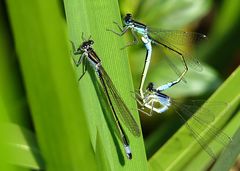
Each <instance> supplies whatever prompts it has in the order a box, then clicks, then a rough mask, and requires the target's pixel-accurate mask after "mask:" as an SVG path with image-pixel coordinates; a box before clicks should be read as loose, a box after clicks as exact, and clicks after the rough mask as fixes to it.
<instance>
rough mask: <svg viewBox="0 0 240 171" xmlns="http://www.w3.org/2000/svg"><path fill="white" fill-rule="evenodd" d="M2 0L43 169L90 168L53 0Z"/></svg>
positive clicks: (82, 118) (84, 130)
mask: <svg viewBox="0 0 240 171" xmlns="http://www.w3.org/2000/svg"><path fill="white" fill-rule="evenodd" d="M6 3H7V7H8V12H9V19H10V22H11V26H12V31H13V35H14V41H15V46H16V51H17V54H18V56H19V61H20V66H21V71H22V74H23V78H24V85H25V89H26V92H27V97H28V102H29V105H30V109H31V115H32V118H33V125H34V127H35V130H36V137H37V141H38V142H39V146H40V149H41V153H42V155H43V159H44V162H45V163H47V165H46V167H47V168H45V169H46V170H54V171H56V170H89V169H90V170H91V169H92V170H94V166H96V164H95V162H94V157H93V151H92V147H91V144H90V138H89V134H88V129H87V124H86V119H85V115H84V113H83V112H82V109H81V108H80V107H79V104H80V103H81V101H80V97H79V93H78V90H77V84H76V81H75V77H74V72H73V71H72V68H71V64H70V59H69V57H70V53H69V49H68V44H67V43H68V39H67V37H66V24H65V21H64V18H63V14H62V13H61V10H62V8H61V6H59V1H57V0H54V1H47V0H36V1H31V0H27V1H25V3H23V2H20V1H14V0H9V1H6ZM89 163H91V165H89Z"/></svg>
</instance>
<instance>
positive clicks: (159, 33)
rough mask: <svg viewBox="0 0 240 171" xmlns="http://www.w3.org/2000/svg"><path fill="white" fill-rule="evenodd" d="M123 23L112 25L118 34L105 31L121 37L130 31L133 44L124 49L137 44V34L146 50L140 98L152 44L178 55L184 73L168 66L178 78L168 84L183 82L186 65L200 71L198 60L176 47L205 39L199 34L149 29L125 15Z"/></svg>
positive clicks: (186, 69) (130, 16) (141, 92)
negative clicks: (116, 28)
mask: <svg viewBox="0 0 240 171" xmlns="http://www.w3.org/2000/svg"><path fill="white" fill-rule="evenodd" d="M123 23H124V27H123V28H122V27H121V26H120V25H119V24H118V23H117V22H114V24H116V25H117V27H118V28H119V30H120V33H118V32H116V31H114V30H110V29H107V31H111V32H113V33H115V34H117V35H118V36H123V35H124V34H125V33H126V32H127V31H128V30H129V29H130V30H131V33H132V35H133V38H134V40H133V42H131V43H129V44H127V45H126V46H125V47H128V46H131V45H135V44H137V43H138V36H137V34H138V35H140V37H141V40H142V42H143V44H144V46H145V48H146V50H147V53H146V58H145V63H144V68H143V72H142V77H141V82H140V86H139V91H140V96H141V98H144V95H143V86H144V82H145V79H146V75H147V72H148V68H149V65H150V60H151V56H152V44H156V45H160V46H162V47H165V48H167V49H169V50H170V51H172V52H174V53H175V54H177V55H179V56H180V57H181V60H182V62H183V64H184V71H183V72H182V73H180V72H179V71H178V69H177V68H176V67H175V66H174V65H172V64H170V66H171V67H172V68H173V70H174V71H175V72H176V74H177V75H178V76H179V77H178V79H176V80H175V81H172V82H171V83H169V84H171V85H175V84H177V83H179V82H180V81H181V80H183V76H184V75H185V74H186V72H187V71H188V65H190V67H191V68H193V69H195V70H197V71H201V70H202V66H201V65H200V62H199V61H198V59H197V58H196V57H194V56H192V54H190V53H187V52H186V50H183V49H182V48H179V47H178V46H177V45H184V44H187V43H193V42H194V41H198V40H201V39H204V38H206V36H205V35H203V34H200V33H195V32H184V31H176V30H164V29H155V28H151V27H148V26H147V25H145V24H142V23H140V22H137V21H135V20H134V19H133V18H132V15H131V14H126V16H125V17H124V20H123ZM136 33H137V34H136ZM125 47H124V48H125ZM168 62H170V60H168ZM187 63H188V65H187Z"/></svg>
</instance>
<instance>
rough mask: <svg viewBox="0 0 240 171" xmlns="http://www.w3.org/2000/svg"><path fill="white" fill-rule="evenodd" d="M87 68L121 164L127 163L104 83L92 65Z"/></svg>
mask: <svg viewBox="0 0 240 171" xmlns="http://www.w3.org/2000/svg"><path fill="white" fill-rule="evenodd" d="M87 65H90V64H89V63H87ZM87 68H88V72H89V74H90V77H91V80H92V82H93V85H94V88H95V90H96V92H97V95H98V99H99V102H100V105H101V108H102V111H103V114H104V118H105V120H106V123H107V126H108V128H109V130H110V132H111V135H112V138H113V142H114V144H115V146H116V151H117V154H118V159H119V162H120V164H121V165H125V160H124V156H123V154H122V152H121V149H120V148H123V147H120V146H122V144H121V145H120V144H119V142H118V141H117V136H118V138H119V139H120V140H121V138H120V137H119V136H120V135H119V134H118V130H117V128H116V126H114V127H112V125H116V123H115V121H114V117H113V114H112V115H109V114H110V113H112V110H111V108H110V107H109V103H108V100H107V97H106V95H105V93H104V90H103V87H102V85H100V84H99V78H97V77H98V76H97V75H96V72H95V70H94V69H93V68H92V67H90V66H87ZM106 106H108V107H107V108H106ZM116 135H117V136H116Z"/></svg>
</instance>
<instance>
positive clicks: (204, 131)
mask: <svg viewBox="0 0 240 171" xmlns="http://www.w3.org/2000/svg"><path fill="white" fill-rule="evenodd" d="M168 88H169V85H167V84H166V85H162V86H159V87H158V88H155V86H154V84H153V83H152V82H151V83H149V84H148V86H147V89H146V91H145V92H144V99H142V98H141V97H140V95H139V94H136V96H137V102H138V103H139V104H140V106H141V109H139V110H140V111H142V112H143V113H144V114H147V115H148V116H152V115H153V112H156V113H159V114H160V113H163V112H166V111H167V110H168V109H170V108H173V109H174V111H175V112H176V113H177V114H178V116H179V118H180V119H181V120H182V121H183V122H184V123H185V125H186V127H187V128H188V129H189V130H190V132H191V134H192V135H193V137H194V138H195V139H196V141H197V142H198V143H199V145H200V146H201V147H202V148H203V149H204V150H205V151H206V152H207V153H208V154H209V156H211V157H212V158H214V159H216V157H217V151H216V150H215V148H214V147H213V146H212V145H211V144H210V143H209V141H210V139H213V140H216V142H218V143H219V144H221V145H222V146H223V147H225V146H226V145H227V144H228V143H229V142H230V141H232V139H231V137H229V136H228V135H227V134H225V133H224V132H223V131H220V130H219V129H218V128H216V127H214V126H213V125H211V123H213V122H214V120H215V116H214V114H213V113H212V111H211V110H209V109H207V108H204V107H201V108H199V107H200V106H201V104H202V103H203V101H202V100H192V101H189V102H188V103H179V102H178V101H177V100H175V99H173V98H171V97H169V96H168V95H166V94H164V93H162V92H163V91H164V90H166V89H168ZM200 103H201V104H200ZM206 103H208V102H206ZM208 104H210V105H216V107H219V106H220V105H222V106H226V107H227V103H225V102H214V103H210V102H209V103H208ZM144 109H149V110H150V111H148V112H146V111H144ZM196 111H197V112H196ZM194 112H196V114H193V113H194Z"/></svg>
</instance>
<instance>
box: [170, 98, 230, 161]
mask: <svg viewBox="0 0 240 171" xmlns="http://www.w3.org/2000/svg"><path fill="white" fill-rule="evenodd" d="M199 103H202V101H198V100H197V101H191V103H190V104H187V105H179V104H177V103H176V102H174V103H173V105H174V109H175V111H176V112H177V114H178V116H179V117H180V118H181V119H182V120H183V121H184V122H185V124H186V126H187V128H188V129H189V130H190V131H191V133H192V135H193V136H194V138H195V139H196V140H197V141H198V143H199V144H200V145H201V147H202V148H203V149H204V150H205V151H206V152H207V153H208V154H209V155H210V156H211V157H213V158H216V152H215V151H214V150H213V148H211V147H210V145H209V140H211V139H215V140H216V141H217V142H219V143H220V144H222V145H223V146H226V145H227V144H228V143H229V142H230V141H231V138H230V137H229V136H228V135H227V134H225V133H224V132H222V131H220V130H219V129H217V128H216V127H214V126H211V123H212V122H213V121H214V119H215V117H214V115H213V114H212V112H211V111H210V110H208V109H206V108H203V107H201V108H200V109H199V110H198V112H197V115H196V114H194V115H192V114H193V113H194V112H196V110H197V108H199V105H198V104H199ZM221 104H224V103H220V102H219V103H216V105H221ZM191 115H192V118H191V119H190V120H188V119H189V117H191ZM203 134H204V135H203Z"/></svg>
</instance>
